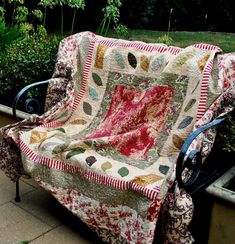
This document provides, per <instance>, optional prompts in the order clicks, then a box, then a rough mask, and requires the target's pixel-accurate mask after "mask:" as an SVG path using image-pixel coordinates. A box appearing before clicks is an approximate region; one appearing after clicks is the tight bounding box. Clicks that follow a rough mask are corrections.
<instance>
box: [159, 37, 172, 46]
mask: <svg viewBox="0 0 235 244" xmlns="http://www.w3.org/2000/svg"><path fill="white" fill-rule="evenodd" d="M157 42H160V43H164V44H166V45H172V44H173V43H174V41H173V39H172V38H171V37H170V36H169V35H162V36H160V37H158V38H157Z"/></svg>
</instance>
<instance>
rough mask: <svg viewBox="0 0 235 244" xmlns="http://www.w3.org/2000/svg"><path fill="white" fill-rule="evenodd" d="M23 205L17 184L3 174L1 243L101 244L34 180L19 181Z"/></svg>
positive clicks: (0, 180)
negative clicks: (16, 188)
mask: <svg viewBox="0 0 235 244" xmlns="http://www.w3.org/2000/svg"><path fill="white" fill-rule="evenodd" d="M20 196H21V202H19V203H16V202H15V201H14V198H15V184H14V183H12V182H11V181H10V180H9V179H8V178H7V177H6V176H5V175H4V174H3V173H2V172H1V171H0V244H5V243H9V244H19V242H20V241H21V240H23V241H29V243H43V244H44V243H52V244H57V243H58V244H60V243H61V244H67V243H68V244H70V243H71V244H73V243H78V244H83V243H84V244H85V243H86V244H88V243H95V244H102V243H103V242H102V241H101V240H100V239H99V238H98V237H97V235H96V234H95V233H94V232H92V231H91V230H90V229H89V228H88V227H87V226H86V225H85V224H84V223H82V222H81V221H80V220H79V219H78V218H77V217H76V216H74V215H73V214H72V213H71V212H69V211H68V210H67V209H66V208H64V207H63V206H62V205H60V204H59V203H58V202H57V201H56V199H54V198H53V197H52V196H51V195H50V194H49V193H48V192H46V191H45V190H43V189H42V188H40V187H38V186H37V185H36V184H35V183H34V182H33V181H32V180H31V179H25V178H22V180H20Z"/></svg>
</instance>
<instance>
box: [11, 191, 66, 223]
mask: <svg viewBox="0 0 235 244" xmlns="http://www.w3.org/2000/svg"><path fill="white" fill-rule="evenodd" d="M15 204H17V206H19V207H20V208H22V209H24V210H25V211H27V212H29V213H30V214H32V215H33V216H35V217H37V218H38V219H40V220H41V221H43V222H45V223H47V224H48V225H49V226H51V227H56V226H58V225H59V224H61V220H60V216H59V210H60V208H61V207H60V206H59V203H58V202H57V201H56V200H55V199H54V198H53V197H52V196H51V195H50V194H49V193H48V192H46V191H45V190H43V189H40V188H38V189H36V190H35V191H33V192H30V193H27V194H24V195H23V196H21V202H19V203H15Z"/></svg>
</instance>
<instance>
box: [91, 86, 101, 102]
mask: <svg viewBox="0 0 235 244" xmlns="http://www.w3.org/2000/svg"><path fill="white" fill-rule="evenodd" d="M89 94H90V97H91V98H92V100H94V101H99V96H98V93H97V91H96V89H95V88H93V87H90V88H89Z"/></svg>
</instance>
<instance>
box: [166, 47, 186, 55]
mask: <svg viewBox="0 0 235 244" xmlns="http://www.w3.org/2000/svg"><path fill="white" fill-rule="evenodd" d="M167 51H168V52H169V53H171V54H173V55H176V54H178V53H179V52H181V51H182V48H179V47H168V49H167Z"/></svg>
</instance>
